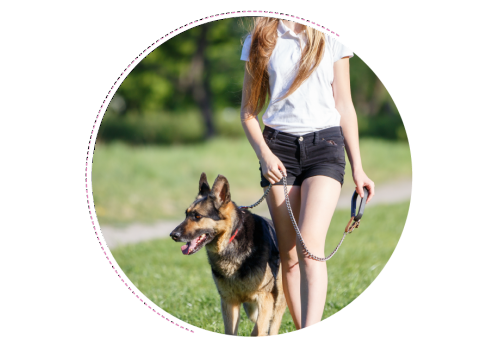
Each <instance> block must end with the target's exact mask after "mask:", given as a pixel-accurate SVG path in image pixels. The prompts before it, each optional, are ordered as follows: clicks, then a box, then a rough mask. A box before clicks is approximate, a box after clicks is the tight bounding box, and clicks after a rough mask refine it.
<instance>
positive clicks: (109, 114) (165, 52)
mask: <svg viewBox="0 0 504 364" xmlns="http://www.w3.org/2000/svg"><path fill="white" fill-rule="evenodd" d="M248 21H250V19H248V18H231V19H222V20H219V21H214V22H211V23H208V24H206V25H205V26H197V27H195V28H191V29H188V30H186V31H184V32H182V33H180V34H178V35H177V36H175V37H174V38H172V39H170V40H168V41H166V42H165V43H164V44H162V45H160V46H159V47H157V48H156V49H154V50H153V51H152V52H151V53H150V54H149V55H148V56H147V57H146V58H145V59H144V60H143V61H142V62H140V63H139V64H138V65H136V66H135V68H134V69H133V70H132V71H131V73H130V74H129V75H128V77H127V78H126V79H125V80H124V82H123V83H122V84H121V85H120V86H119V89H118V91H117V93H116V95H115V96H114V98H113V100H112V102H111V104H110V106H109V107H108V109H107V111H106V113H105V115H104V119H103V121H102V125H101V126H100V129H99V133H98V138H99V140H102V141H111V140H124V141H127V142H128V143H133V144H139V143H140V144H143V143H155V144H171V143H176V142H189V143H190V142H195V141H199V140H202V139H204V138H205V137H206V126H205V125H206V124H205V122H204V119H203V116H202V115H201V114H202V112H201V111H200V105H198V103H197V102H196V101H195V97H194V95H195V92H196V91H195V90H194V89H193V85H194V83H195V82H196V83H197V82H199V81H200V82H206V83H205V84H206V85H207V86H206V87H207V88H206V89H207V90H208V93H209V94H208V97H209V98H208V100H207V103H209V105H210V108H211V114H212V115H213V120H212V123H213V125H214V126H215V128H216V130H217V134H218V135H227V136H237V135H243V131H242V130H241V126H240V117H239V109H240V106H241V89H242V82H243V73H244V68H245V62H243V61H241V60H240V54H241V50H242V40H243V39H244V37H245V35H246V33H247V27H246V25H245V24H244V23H247V22H248ZM201 42H203V43H204V45H203V46H202V45H201V44H203V43H201ZM198 47H200V48H201V49H202V52H203V54H202V57H203V59H199V58H198V56H197V50H198ZM350 65H351V66H350V81H351V87H352V98H353V100H354V104H355V108H356V111H357V115H358V118H359V131H360V135H362V136H372V137H381V138H386V139H399V140H406V133H405V130H404V126H403V124H402V120H401V117H400V115H399V113H398V111H397V108H396V107H395V104H394V102H393V100H392V98H391V97H390V95H389V94H388V92H387V90H386V89H385V87H384V86H383V85H382V83H381V82H380V80H379V79H378V78H377V77H376V75H375V74H374V72H373V71H372V70H371V69H370V68H369V67H368V66H367V65H366V64H365V63H364V62H363V61H362V60H361V59H360V58H359V57H358V56H357V55H355V56H354V57H353V58H352V59H351V60H350ZM198 80H199V81H198ZM230 110H232V111H233V110H234V111H233V112H234V115H235V116H234V118H235V119H234V121H232V122H230V121H225V120H224V119H226V118H225V117H223V115H228V116H229V115H230V114H231V113H232V112H230ZM186 119H189V120H190V121H187V120H186ZM228 119H229V118H228ZM238 126H240V127H238ZM123 129H124V130H123ZM144 129H146V130H144ZM172 134H173V135H172Z"/></svg>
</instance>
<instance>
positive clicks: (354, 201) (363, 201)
mask: <svg viewBox="0 0 504 364" xmlns="http://www.w3.org/2000/svg"><path fill="white" fill-rule="evenodd" d="M363 190H364V198H362V199H361V201H360V205H359V211H358V213H357V215H356V214H355V210H356V208H357V197H358V196H359V194H358V193H357V191H354V194H353V196H352V212H351V216H352V217H353V220H354V221H359V220H360V219H361V218H362V215H364V208H365V207H366V200H367V198H368V196H369V190H368V189H367V187H363Z"/></svg>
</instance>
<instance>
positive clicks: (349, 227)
mask: <svg viewBox="0 0 504 364" xmlns="http://www.w3.org/2000/svg"><path fill="white" fill-rule="evenodd" d="M281 173H282V175H283V177H282V179H283V185H284V193H285V203H286V205H287V210H288V211H289V216H290V219H291V222H292V225H293V226H294V230H295V231H296V234H297V236H298V238H299V241H300V242H301V245H302V246H303V252H304V253H305V254H306V255H307V256H308V257H309V258H310V259H313V260H318V261H319V262H325V261H327V260H329V259H331V258H332V257H333V256H334V254H336V252H337V251H338V249H339V247H340V246H341V243H343V240H345V237H346V236H347V234H349V233H351V232H352V231H353V230H354V229H355V228H357V227H359V221H353V217H352V219H350V222H349V223H348V225H347V228H346V229H345V232H344V233H343V237H342V238H341V240H340V242H339V244H338V245H337V246H336V249H334V250H333V252H332V253H331V254H329V255H328V256H327V257H325V258H320V257H317V256H315V255H313V254H312V253H310V251H309V250H308V248H307V247H306V244H305V242H304V240H303V237H302V236H301V232H300V231H299V228H298V226H297V223H296V220H295V219H294V214H293V213H292V208H291V205H290V201H289V196H288V194H287V177H286V176H285V175H284V174H283V172H281ZM271 186H272V185H271V183H270V185H269V186H268V189H267V190H266V191H264V194H263V196H262V197H261V198H260V199H259V201H257V202H256V203H254V204H252V205H250V206H239V207H240V208H241V209H251V208H254V207H256V206H257V205H259V204H260V203H261V202H262V201H263V200H264V198H265V197H266V195H267V194H268V193H269V191H270V190H271ZM352 221H353V223H352Z"/></svg>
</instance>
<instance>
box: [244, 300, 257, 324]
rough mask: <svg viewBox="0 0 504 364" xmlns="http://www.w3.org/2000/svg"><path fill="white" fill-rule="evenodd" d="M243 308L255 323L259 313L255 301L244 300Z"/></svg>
mask: <svg viewBox="0 0 504 364" xmlns="http://www.w3.org/2000/svg"><path fill="white" fill-rule="evenodd" d="M243 309H244V310H245V313H246V314H247V317H248V318H249V319H250V321H252V322H253V323H255V322H256V321H257V315H258V314H259V309H258V307H257V303H256V302H244V303H243Z"/></svg>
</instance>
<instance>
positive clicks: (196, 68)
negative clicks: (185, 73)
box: [190, 23, 215, 139]
mask: <svg viewBox="0 0 504 364" xmlns="http://www.w3.org/2000/svg"><path fill="white" fill-rule="evenodd" d="M208 27H209V24H208V23H206V24H203V25H200V28H201V34H200V35H199V38H198V47H197V49H196V54H195V55H194V57H193V60H192V66H193V67H191V68H192V72H194V73H193V75H192V77H191V76H190V77H191V78H192V79H193V82H192V94H193V97H194V100H195V101H196V103H197V104H198V108H199V109H200V112H201V114H202V116H203V121H204V125H205V139H209V138H211V137H213V136H215V124H214V118H213V112H212V95H211V90H210V82H209V72H208V70H209V62H208V59H207V58H206V57H205V50H206V48H207V45H208V42H207V39H206V34H207V31H208Z"/></svg>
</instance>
